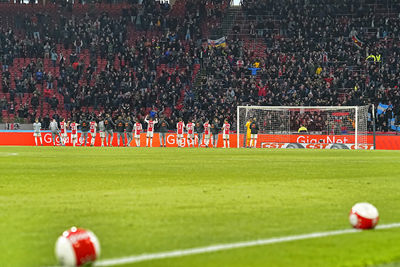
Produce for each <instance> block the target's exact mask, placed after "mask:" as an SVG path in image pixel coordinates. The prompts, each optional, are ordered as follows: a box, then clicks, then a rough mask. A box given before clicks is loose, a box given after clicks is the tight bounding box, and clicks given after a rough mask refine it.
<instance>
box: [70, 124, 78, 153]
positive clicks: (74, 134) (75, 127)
mask: <svg viewBox="0 0 400 267" xmlns="http://www.w3.org/2000/svg"><path fill="white" fill-rule="evenodd" d="M78 126H79V123H76V120H75V119H73V120H72V123H71V124H70V125H69V127H71V140H72V145H73V146H75V144H76V141H77V139H78Z"/></svg>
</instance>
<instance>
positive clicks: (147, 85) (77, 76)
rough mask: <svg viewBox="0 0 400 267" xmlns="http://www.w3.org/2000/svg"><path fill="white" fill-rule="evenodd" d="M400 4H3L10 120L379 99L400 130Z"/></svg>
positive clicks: (4, 91)
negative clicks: (219, 41) (213, 43)
mask: <svg viewBox="0 0 400 267" xmlns="http://www.w3.org/2000/svg"><path fill="white" fill-rule="evenodd" d="M389 2H390V3H389ZM389 2H388V3H377V2H376V1H372V0H371V1H370V0H357V1H350V0H342V1H335V3H334V4H333V3H332V1H326V0H317V1H307V0H282V1H272V0H254V1H246V0H245V1H243V2H242V5H241V7H240V8H238V7H229V2H228V1H226V0H208V1H205V0H199V1H197V0H177V1H176V2H175V4H174V5H173V6H172V7H171V6H169V5H168V4H166V3H160V2H156V1H152V0H146V1H143V2H142V3H140V4H139V3H133V4H132V3H127V2H120V3H114V4H110V3H96V4H82V3H76V4H63V3H64V2H63V3H53V2H51V3H49V4H46V5H40V4H33V5H23V4H14V3H1V4H0V18H1V24H0V25H1V27H0V47H1V51H0V61H1V65H2V72H1V73H0V79H1V84H0V109H1V110H2V113H1V116H2V120H3V121H13V120H15V118H17V117H18V118H24V119H26V120H27V121H33V119H34V118H35V117H46V118H50V117H53V116H61V117H66V118H71V117H72V116H75V117H78V118H79V117H80V116H82V114H85V113H93V114H100V113H104V112H109V113H112V114H114V115H116V114H121V113H124V114H131V115H132V116H137V117H143V116H145V115H146V114H148V113H149V112H150V111H156V112H158V113H159V115H161V114H162V115H163V116H165V117H166V118H167V119H168V120H169V121H170V122H171V123H170V125H175V122H176V120H177V118H178V117H183V118H184V120H188V119H189V118H192V117H195V118H196V119H204V118H213V117H217V118H219V119H220V120H221V121H222V119H223V118H224V117H226V116H228V117H229V119H230V121H231V122H234V120H235V113H236V106H237V105H238V104H240V105H246V104H249V105H305V106H309V105H324V106H326V105H329V106H330V105H334V106H337V105H365V104H368V103H373V104H375V105H376V106H378V105H379V104H382V106H384V107H385V110H384V111H382V112H380V113H379V117H378V119H377V126H378V130H379V131H389V130H391V129H392V126H394V125H397V124H400V122H399V118H400V91H399V86H400V84H399V81H400V77H399V73H400V72H399V70H400V58H399V55H400V51H399V47H400V46H399V45H400V34H399V31H400V15H399V14H400V4H399V3H396V2H394V1H389ZM222 36H227V41H226V43H224V44H223V45H221V46H218V47H212V46H209V45H208V42H207V39H208V38H210V39H217V38H219V37H222ZM371 56H372V57H371ZM386 107H387V108H386ZM314 119H317V118H314Z"/></svg>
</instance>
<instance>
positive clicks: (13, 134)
mask: <svg viewBox="0 0 400 267" xmlns="http://www.w3.org/2000/svg"><path fill="white" fill-rule="evenodd" d="M41 134H42V139H43V145H45V146H51V145H53V141H52V137H51V132H49V131H42V132H41ZM243 138H244V135H241V136H240V140H239V142H240V146H243V143H244V140H243ZM282 138H283V137H282V136H281V135H266V134H259V135H258V141H257V147H264V148H281V147H282V148H283V147H287V148H289V147H293V146H298V147H299V148H300V146H302V147H303V148H314V149H315V148H318V149H322V148H323V149H337V148H339V146H340V145H338V144H344V145H345V146H346V147H347V148H348V149H354V136H351V135H336V136H329V135H312V134H299V135H291V136H290V142H289V143H282V142H279V140H280V139H281V140H282ZM274 139H275V140H274ZM90 141H91V137H90V134H89V140H88V141H87V142H88V143H89V142H90ZM166 141H167V146H169V147H176V146H178V145H177V139H176V134H175V133H168V134H167V137H166ZM367 142H368V145H362V148H363V149H372V148H373V147H372V144H373V137H372V136H370V135H369V136H368V140H367ZM82 143H83V138H81V133H80V132H79V133H78V143H77V145H78V146H81V145H82ZM198 143H199V140H198V136H197V135H196V137H195V146H196V147H197V146H198ZM117 144H118V143H117V134H116V133H114V137H113V146H117ZM121 144H122V142H121ZM334 144H336V145H334ZM0 145H7V146H34V145H35V140H34V137H33V131H6V130H2V131H0ZM56 145H60V140H59V137H57V138H56ZM71 145H72V142H71V133H70V132H69V133H68V137H67V146H71ZM100 145H101V143H100V135H99V133H97V136H96V142H95V146H100ZM140 145H141V146H146V134H145V133H142V134H141V138H140ZM183 145H184V146H185V147H187V138H186V135H184V139H183ZM131 146H135V141H132V143H131ZM159 146H160V141H159V135H158V134H157V133H155V134H154V137H153V147H159ZM201 146H204V144H202V145H201ZM210 146H212V145H211V141H210ZM236 146H237V138H236V134H231V135H230V147H236ZM218 147H223V140H222V135H221V134H220V135H219V138H218ZM341 148H345V147H344V146H342V147H341ZM376 148H377V149H390V150H400V136H397V135H377V136H376Z"/></svg>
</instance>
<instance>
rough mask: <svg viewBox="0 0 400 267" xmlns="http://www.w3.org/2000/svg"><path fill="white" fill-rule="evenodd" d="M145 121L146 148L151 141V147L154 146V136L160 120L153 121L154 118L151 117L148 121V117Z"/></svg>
mask: <svg viewBox="0 0 400 267" xmlns="http://www.w3.org/2000/svg"><path fill="white" fill-rule="evenodd" d="M144 121H145V122H146V123H147V134H146V147H147V146H149V139H150V147H152V146H153V135H154V126H155V125H156V123H158V120H157V119H156V120H155V121H153V118H152V117H150V119H148V116H146V119H144Z"/></svg>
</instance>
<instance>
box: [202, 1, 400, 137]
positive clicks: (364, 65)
mask: <svg viewBox="0 0 400 267" xmlns="http://www.w3.org/2000/svg"><path fill="white" fill-rule="evenodd" d="M307 2H308V4H307ZM357 2H358V1H337V2H335V3H337V4H332V3H333V2H329V1H296V0H293V1H289V0H288V1H265V0H261V1H243V6H242V9H243V10H244V19H243V20H242V22H243V21H246V22H247V23H245V24H243V23H241V25H239V24H236V25H235V26H234V28H233V31H232V34H231V37H232V39H231V40H229V41H228V45H227V46H226V47H218V48H213V49H210V50H208V51H207V54H206V56H207V57H208V59H207V60H205V62H206V63H205V68H206V69H207V77H206V78H205V79H204V82H203V84H202V90H201V91H202V92H207V93H202V96H201V99H202V100H201V101H200V102H202V103H201V104H200V105H201V106H203V107H204V104H203V103H207V104H205V105H213V106H215V107H216V108H217V109H218V110H219V111H226V110H227V109H228V112H229V113H232V114H234V112H235V106H236V105H235V104H236V103H240V104H243V103H246V104H249V105H274V106H277V105H296V106H341V105H349V106H358V105H367V104H372V103H373V104H375V105H378V104H379V103H384V104H388V105H392V106H393V109H392V110H391V109H390V110H388V111H387V112H386V113H383V114H381V115H380V116H379V118H378V130H382V131H387V130H390V125H389V124H390V123H389V121H390V122H391V120H390V119H391V118H392V117H394V118H396V120H395V122H394V123H395V124H400V122H399V116H400V90H399V85H400V84H399V82H400V74H399V73H400V48H399V47H400V46H399V44H400V34H399V33H400V13H399V12H400V10H399V8H400V5H399V4H397V5H395V6H393V9H391V11H392V12H393V13H389V14H388V13H387V11H388V10H387V9H384V8H383V9H382V10H383V11H385V12H384V13H379V12H374V6H373V5H372V6H369V5H357ZM360 2H364V3H365V1H360ZM329 3H331V4H329ZM260 7H261V8H260ZM382 10H381V11H382ZM383 11H382V12H383ZM342 14H344V15H342ZM252 25H256V27H254V28H253V27H252ZM259 25H261V26H259ZM252 35H254V36H253V37H251V36H252ZM249 36H250V43H255V44H256V45H257V44H258V43H262V44H263V45H265V49H264V50H265V51H264V53H263V55H264V56H262V57H261V56H258V55H257V54H256V53H254V51H253V47H254V46H251V45H250V46H246V42H247V43H249V40H246V38H249ZM353 36H354V37H356V38H357V39H358V40H361V43H360V45H358V44H357V43H356V42H354V40H353V39H352V37H353ZM369 55H376V56H380V60H375V61H374V60H372V59H368V60H367V57H368V56H369ZM232 104H233V105H232ZM310 121H315V120H310Z"/></svg>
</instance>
